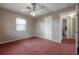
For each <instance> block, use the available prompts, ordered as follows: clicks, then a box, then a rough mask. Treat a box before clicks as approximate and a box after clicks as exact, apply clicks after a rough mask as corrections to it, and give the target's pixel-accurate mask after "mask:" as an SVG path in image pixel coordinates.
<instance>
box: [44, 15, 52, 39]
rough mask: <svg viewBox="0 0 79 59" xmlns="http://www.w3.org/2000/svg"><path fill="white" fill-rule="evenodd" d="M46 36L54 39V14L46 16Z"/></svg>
mask: <svg viewBox="0 0 79 59" xmlns="http://www.w3.org/2000/svg"><path fill="white" fill-rule="evenodd" d="M44 38H47V39H50V40H52V16H49V17H45V18H44Z"/></svg>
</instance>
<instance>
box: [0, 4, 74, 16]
mask: <svg viewBox="0 0 79 59" xmlns="http://www.w3.org/2000/svg"><path fill="white" fill-rule="evenodd" d="M38 4H39V5H41V6H43V7H44V8H43V9H44V10H42V11H41V13H40V14H39V15H37V16H40V15H43V14H46V13H49V12H54V11H57V10H59V9H62V8H66V7H69V6H71V5H73V3H38ZM26 6H27V3H0V7H1V8H4V9H8V10H11V11H14V12H18V13H21V14H24V15H29V14H28V12H25V11H22V9H24V8H26ZM29 16H31V15H29ZM37 16H35V17H37Z"/></svg>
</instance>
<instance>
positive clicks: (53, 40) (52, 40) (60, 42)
mask: <svg viewBox="0 0 79 59" xmlns="http://www.w3.org/2000/svg"><path fill="white" fill-rule="evenodd" d="M36 37H39V38H43V39H47V40H51V41H54V42H57V43H61V40H60V41H57V40H53V39H48V38H45V37H42V36H38V35H36Z"/></svg>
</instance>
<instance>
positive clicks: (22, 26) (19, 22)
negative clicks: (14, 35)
mask: <svg viewBox="0 0 79 59" xmlns="http://www.w3.org/2000/svg"><path fill="white" fill-rule="evenodd" d="M24 30H26V20H25V19H23V18H18V17H17V18H16V31H24Z"/></svg>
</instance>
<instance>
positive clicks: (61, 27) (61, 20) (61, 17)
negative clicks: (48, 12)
mask: <svg viewBox="0 0 79 59" xmlns="http://www.w3.org/2000/svg"><path fill="white" fill-rule="evenodd" d="M72 12H74V13H76V15H77V12H76V10H72V11H69V12H65V13H61V14H60V38H61V41H62V38H63V36H62V33H63V31H62V30H63V18H64V17H65V16H64V15H67V14H69V13H72ZM77 21H78V20H77V19H76V22H77ZM77 26H78V25H77V23H76V34H75V35H76V40H77V34H78V33H77V31H78V30H77Z"/></svg>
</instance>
